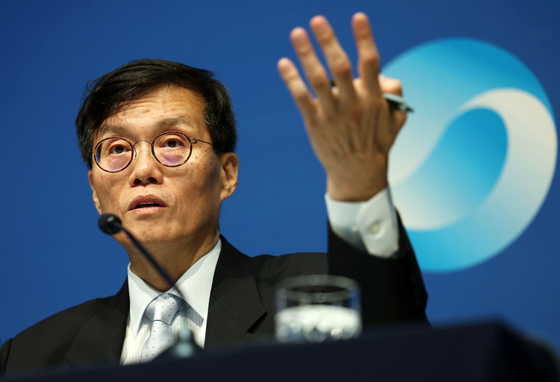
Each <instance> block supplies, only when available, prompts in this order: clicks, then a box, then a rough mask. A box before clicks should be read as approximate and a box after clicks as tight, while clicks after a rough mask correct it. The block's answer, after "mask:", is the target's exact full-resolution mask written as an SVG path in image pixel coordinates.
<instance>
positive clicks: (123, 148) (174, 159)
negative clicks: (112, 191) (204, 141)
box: [95, 132, 191, 172]
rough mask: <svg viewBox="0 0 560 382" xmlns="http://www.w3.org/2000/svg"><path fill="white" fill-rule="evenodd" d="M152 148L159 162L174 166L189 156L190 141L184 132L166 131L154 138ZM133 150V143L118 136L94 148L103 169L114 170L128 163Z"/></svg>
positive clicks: (122, 167)
mask: <svg viewBox="0 0 560 382" xmlns="http://www.w3.org/2000/svg"><path fill="white" fill-rule="evenodd" d="M138 142H140V141H138ZM138 142H136V143H135V144H134V145H136V144H138ZM152 150H153V154H154V156H155V157H156V159H157V160H158V161H159V162H160V163H162V164H163V165H165V166H169V167H176V166H180V165H182V164H183V163H185V162H186V160H187V159H188V158H189V155H190V153H191V142H190V141H189V138H187V136H186V135H184V134H181V133H177V132H168V133H165V134H162V135H160V136H158V137H157V138H156V139H155V140H154V142H153V143H152ZM133 152H134V147H133V145H132V144H131V143H130V142H129V141H127V140H126V139H124V138H120V137H112V138H107V139H104V140H102V141H101V142H99V143H98V145H97V147H96V150H95V160H96V161H97V163H98V164H99V166H100V167H101V168H102V169H103V170H105V171H109V172H116V171H120V170H122V169H124V168H125V167H127V166H128V165H129V164H130V162H131V161H132V155H133Z"/></svg>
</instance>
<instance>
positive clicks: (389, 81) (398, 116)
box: [378, 74, 407, 126]
mask: <svg viewBox="0 0 560 382" xmlns="http://www.w3.org/2000/svg"><path fill="white" fill-rule="evenodd" d="M378 78H379V87H380V89H381V92H382V93H390V94H395V95H398V96H399V97H402V95H403V89H402V83H401V81H399V80H397V79H395V78H389V77H385V76H384V75H383V74H380V75H379V76H378ZM391 111H392V114H393V118H394V119H395V121H396V123H397V125H400V126H402V125H403V124H404V122H405V121H406V117H407V113H404V112H402V111H399V110H396V109H391Z"/></svg>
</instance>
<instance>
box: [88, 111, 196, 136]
mask: <svg viewBox="0 0 560 382" xmlns="http://www.w3.org/2000/svg"><path fill="white" fill-rule="evenodd" d="M179 125H183V126H190V127H196V126H195V124H194V123H193V122H192V120H191V118H189V117H188V116H186V115H181V116H178V117H172V118H164V119H162V120H160V121H158V122H157V124H156V126H158V127H159V128H170V127H173V126H179ZM126 130H127V127H126V126H123V125H122V124H112V123H106V124H103V125H102V126H101V127H100V128H99V129H98V130H97V135H98V136H99V135H102V134H105V133H107V132H111V133H115V134H122V133H124V132H126Z"/></svg>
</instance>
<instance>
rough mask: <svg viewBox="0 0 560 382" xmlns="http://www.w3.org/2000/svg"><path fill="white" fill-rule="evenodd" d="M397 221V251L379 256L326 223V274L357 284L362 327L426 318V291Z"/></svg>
mask: <svg viewBox="0 0 560 382" xmlns="http://www.w3.org/2000/svg"><path fill="white" fill-rule="evenodd" d="M398 220H399V250H398V251H397V253H395V254H394V255H393V256H391V257H390V258H381V257H377V256H375V255H370V254H368V253H366V252H362V251H360V250H357V249H355V248H354V247H352V246H351V245H349V244H348V243H346V242H345V241H344V240H342V239H340V238H339V237H338V236H337V235H336V234H335V233H333V232H332V230H331V228H330V226H329V241H328V258H329V260H328V261H329V273H330V274H334V275H340V276H345V277H349V278H351V279H353V280H356V281H357V282H358V283H359V284H360V288H361V296H362V320H363V324H364V326H367V325H371V324H379V323H391V322H402V321H411V320H413V321H423V322H427V318H426V313H425V309H426V303H427V297H428V296H427V293H426V289H425V287H424V282H423V280H422V274H421V273H420V269H419V267H418V263H417V261H416V257H415V255H414V251H413V249H412V245H411V244H410V241H409V240H408V236H407V234H406V231H405V230H404V227H403V225H402V223H401V221H400V218H399V219H398Z"/></svg>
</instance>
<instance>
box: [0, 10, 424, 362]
mask: <svg viewBox="0 0 560 382" xmlns="http://www.w3.org/2000/svg"><path fill="white" fill-rule="evenodd" d="M310 25H311V28H312V30H313V32H314V34H315V36H316V38H317V40H318V41H319V44H320V46H321V49H322V50H323V52H324V54H325V57H326V59H327V63H328V66H329V68H330V71H331V73H332V76H333V80H334V83H335V84H336V86H335V87H332V85H331V81H330V79H329V78H328V76H327V72H326V69H325V68H324V67H323V66H322V65H321V64H320V62H319V60H318V58H317V56H316V54H315V52H314V51H313V49H312V46H311V44H310V41H309V37H308V35H307V34H306V32H305V30H303V29H302V28H296V29H294V30H293V31H292V33H291V36H290V38H291V40H292V43H293V45H294V48H295V50H296V53H297V54H298V57H299V59H300V61H301V64H302V67H303V69H304V71H305V75H306V76H307V78H308V80H309V83H310V85H311V86H312V88H313V91H314V93H315V94H316V98H315V99H314V98H313V97H312V96H311V94H310V92H309V90H308V89H307V88H306V86H305V84H304V82H303V80H302V78H301V76H300V74H299V73H298V71H297V70H296V68H295V66H294V64H293V63H292V62H291V61H289V60H288V59H285V58H283V59H281V60H280V61H279V63H278V69H279V72H280V75H281V77H282V78H283V80H284V81H285V83H286V85H287V87H288V89H289V91H290V92H291V94H292V96H293V98H294V99H295V101H296V104H297V105H298V107H299V109H300V111H301V113H302V116H303V120H304V122H305V126H306V129H307V132H308V134H309V137H310V140H311V143H312V146H313V148H314V150H315V153H316V154H317V156H318V158H319V160H320V161H321V163H322V164H323V166H324V168H325V170H326V173H327V194H328V197H327V206H328V211H329V221H330V228H329V251H328V254H292V255H285V256H282V257H271V256H259V257H256V258H249V257H247V256H245V255H243V254H241V253H239V252H238V251H237V250H236V249H235V248H234V247H232V246H231V245H230V244H229V243H228V242H227V241H226V240H225V238H224V237H222V236H220V231H219V227H218V219H219V212H220V204H221V202H222V201H223V200H224V199H226V198H228V197H229V196H230V195H231V194H232V193H233V192H234V190H235V188H236V186H237V180H238V176H237V174H238V166H239V161H238V158H237V156H236V155H235V154H234V152H233V151H234V148H235V142H236V132H235V121H234V118H233V113H232V110H231V105H230V103H229V98H228V94H227V91H226V90H225V88H224V87H223V85H222V84H221V83H219V82H218V81H216V80H214V79H212V78H211V73H209V72H206V71H203V70H199V69H194V68H190V67H187V66H184V65H182V64H177V63H172V62H167V61H162V60H142V61H136V62H132V63H130V64H127V65H124V66H123V67H120V68H118V69H116V70H114V71H113V72H111V73H108V74H106V75H105V76H103V77H101V78H100V79H98V80H97V81H96V82H95V86H94V87H93V89H91V91H90V93H89V95H88V97H87V98H86V99H85V101H84V103H83V105H82V108H81V109H80V112H79V114H78V118H77V120H76V126H77V132H78V137H79V142H80V148H81V150H82V156H83V159H84V160H85V162H86V164H87V165H88V166H89V167H90V171H89V173H88V178H89V182H90V185H91V188H92V191H93V201H94V203H95V206H96V208H97V210H98V211H99V213H100V214H101V213H113V214H115V215H117V216H119V217H120V218H121V220H122V222H123V225H124V226H125V227H127V228H128V229H129V230H130V231H131V232H132V233H133V234H135V235H136V236H137V237H139V238H140V240H141V241H142V243H143V244H144V246H145V247H146V248H147V249H148V250H149V251H150V252H151V253H152V254H153V255H154V257H155V258H156V260H157V261H158V262H159V263H160V264H161V265H162V266H163V268H164V269H166V270H167V272H168V273H169V274H170V275H171V277H172V279H173V280H176V281H177V284H178V287H179V288H180V289H181V290H182V292H183V294H184V295H185V297H186V300H187V303H188V304H189V305H190V306H191V308H192V309H190V313H188V319H189V325H190V328H191V329H192V331H193V333H194V338H195V340H196V342H197V343H199V344H200V345H201V346H203V347H205V348H211V347H212V346H213V345H217V344H223V343H228V342H233V341H242V340H250V339H258V338H266V337H267V336H270V335H271V334H272V332H273V315H274V301H273V300H274V298H273V290H274V285H275V284H276V283H277V282H278V281H280V280H282V279H285V278H287V277H291V276H295V275H300V274H311V273H331V274H337V275H343V276H347V277H350V278H353V279H356V280H358V281H359V282H360V284H361V286H362V305H363V307H362V309H363V312H362V313H363V319H364V323H365V324H366V325H367V324H371V323H381V322H392V321H404V320H423V319H425V314H424V309H425V303H426V295H425V291H424V287H423V284H422V280H421V276H420V273H419V270H418V266H417V264H416V260H415V258H414V254H413V252H412V249H411V247H410V244H409V243H408V241H407V238H406V233H405V232H404V230H403V229H402V226H401V225H400V223H399V222H398V218H397V216H396V213H395V211H394V209H393V207H392V205H391V202H390V197H389V192H388V190H387V163H388V154H389V149H390V148H391V145H392V144H393V142H394V140H395V138H396V135H397V133H398V131H399V129H400V128H401V127H402V125H403V124H404V122H405V119H406V115H405V113H403V112H400V111H395V110H391V109H390V108H389V105H388V104H387V102H386V101H385V100H384V98H383V95H382V93H384V92H386V93H394V94H397V95H400V93H401V87H400V83H399V82H398V81H396V80H391V79H386V78H383V77H379V76H378V73H379V57H378V54H377V50H376V47H375V44H374V42H373V38H372V34H371V29H370V26H369V23H368V20H367V17H366V16H365V15H364V14H362V13H358V14H356V15H355V16H354V18H353V20H352V25H353V30H354V34H355V38H356V42H357V45H358V52H359V63H358V72H359V78H357V79H353V75H352V70H351V65H350V63H349V60H348V58H347V56H346V54H345V52H344V51H343V50H342V48H341V47H340V45H339V44H338V42H337V40H336V37H335V35H334V32H333V31H332V29H331V27H330V25H329V24H328V22H327V20H326V19H325V18H323V17H320V16H318V17H315V18H313V19H312V20H311V23H310ZM331 229H332V231H331ZM114 237H115V239H116V240H117V241H118V242H119V243H120V244H121V245H122V246H123V247H124V248H125V249H126V251H127V253H128V255H129V258H130V265H129V269H128V278H127V281H126V282H125V284H124V286H123V288H122V289H121V291H119V292H118V293H117V295H115V296H112V297H109V298H106V299H98V300H93V301H89V302H86V303H84V304H82V305H79V306H77V307H74V308H70V309H68V310H66V311H64V312H61V313H58V314H56V315H54V316H52V317H49V318H47V319H46V320H44V321H42V322H40V323H39V324H37V325H35V326H33V327H31V328H29V329H27V330H26V331H24V332H22V333H20V334H19V335H18V336H16V337H15V338H14V339H12V340H8V341H7V342H6V343H5V344H4V346H3V347H2V351H1V354H0V367H1V368H2V370H4V371H5V372H14V371H18V370H24V369H33V368H41V367H47V366H56V367H62V368H68V367H83V366H89V365H92V364H98V363H105V362H115V363H118V362H120V363H122V364H129V363H135V362H140V361H145V360H148V359H151V358H153V357H154V356H157V353H158V352H159V351H151V350H150V351H151V353H150V354H148V353H147V351H148V349H147V344H148V342H149V341H150V339H152V337H151V336H152V334H151V333H152V332H153V331H154V330H155V329H154V328H155V325H156V322H155V321H154V322H152V320H153V318H150V314H154V313H153V310H154V309H155V308H153V305H152V303H153V302H155V301H160V300H159V299H160V297H163V298H164V299H166V300H169V301H171V304H173V302H174V301H176V297H175V296H173V295H172V294H169V293H164V292H167V291H168V290H169V285H168V284H167V283H166V282H165V280H163V279H162V278H161V277H160V275H159V274H158V273H157V272H155V270H154V269H153V268H152V267H151V266H150V264H149V263H148V262H147V261H146V260H145V259H144V257H143V256H142V255H141V254H140V253H139V252H138V250H137V249H136V248H135V247H134V245H133V244H132V243H131V242H130V240H129V239H128V238H127V237H126V236H125V235H124V234H123V233H122V232H121V233H119V234H117V235H115V236H114ZM162 293H163V294H162ZM166 309H167V308H166ZM170 309H171V308H170ZM150 311H152V313H150ZM181 314H183V313H182V312H177V311H175V310H174V311H173V313H172V314H170V316H172V318H171V320H170V321H169V322H168V323H166V324H165V325H167V327H166V328H165V329H162V330H164V331H165V330H167V331H171V330H172V329H173V328H174V329H176V328H177V326H178V325H179V324H178V322H179V320H178V319H177V317H180V316H181ZM185 314H187V313H185ZM173 318H175V319H174V320H173ZM157 325H159V324H157ZM152 329H154V330H152Z"/></svg>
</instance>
